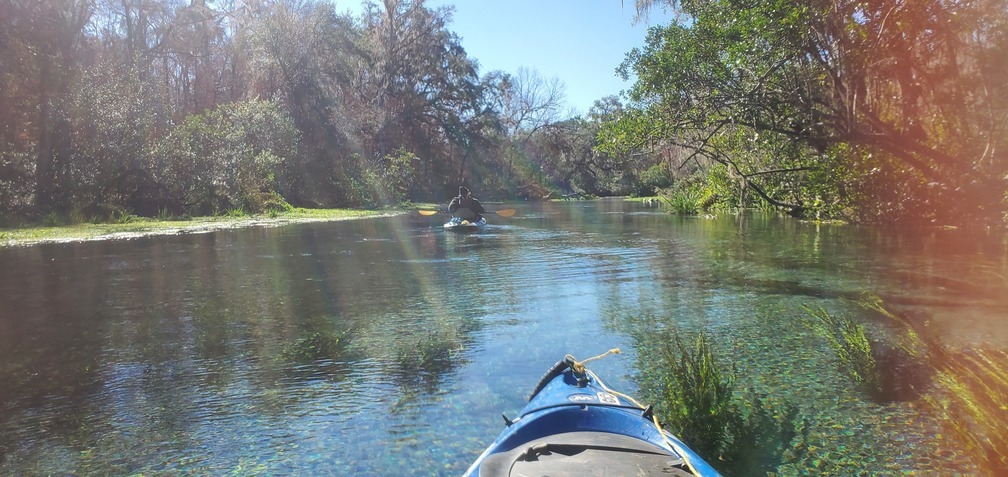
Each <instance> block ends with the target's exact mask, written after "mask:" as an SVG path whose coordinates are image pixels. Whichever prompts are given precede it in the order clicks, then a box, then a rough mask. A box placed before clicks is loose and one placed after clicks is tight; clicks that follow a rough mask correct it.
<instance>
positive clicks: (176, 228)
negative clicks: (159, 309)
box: [0, 208, 406, 247]
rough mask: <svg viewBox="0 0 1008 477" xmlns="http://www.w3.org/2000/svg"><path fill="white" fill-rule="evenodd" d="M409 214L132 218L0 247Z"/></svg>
mask: <svg viewBox="0 0 1008 477" xmlns="http://www.w3.org/2000/svg"><path fill="white" fill-rule="evenodd" d="M403 213H406V211H405V210H403V209H382V210H359V209H301V208H298V209H293V210H290V211H286V212H279V213H271V214H260V215H252V214H250V215H221V216H212V217H193V218H185V219H160V218H150V217H133V216H131V217H130V218H129V219H127V220H123V221H122V222H117V223H80V224H72V225H59V226H29V227H16V228H3V229H0V247H15V246H27V245H35V244H40V243H65V242H84V241H89V240H127V239H132V238H137V237H145V236H150V235H177V234H194V233H207V232H214V231H217V230H225V229H234V228H243V227H279V226H282V225H288V224H295V223H304V222H325V221H336V220H350V219H361V218H372V217H388V216H392V215H400V214H403Z"/></svg>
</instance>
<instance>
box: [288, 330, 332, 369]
mask: <svg viewBox="0 0 1008 477" xmlns="http://www.w3.org/2000/svg"><path fill="white" fill-rule="evenodd" d="M344 336H346V332H343V333H341V334H339V335H332V334H328V333H320V332H314V333H312V334H310V335H308V336H305V337H303V338H301V339H299V340H298V341H296V342H295V343H294V344H292V345H290V346H288V347H286V348H284V349H283V351H281V352H280V355H281V356H282V357H283V358H285V359H288V360H291V361H298V362H308V361H315V360H318V359H332V358H335V357H337V356H339V354H340V349H341V347H340V342H341V341H342V340H343V337H344Z"/></svg>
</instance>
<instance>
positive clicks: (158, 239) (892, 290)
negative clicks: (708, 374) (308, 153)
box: [0, 200, 1008, 476]
mask: <svg viewBox="0 0 1008 477" xmlns="http://www.w3.org/2000/svg"><path fill="white" fill-rule="evenodd" d="M501 207H502V208H503V207H508V208H510V207H514V208H517V209H518V213H517V214H516V215H515V216H514V217H511V218H505V217H499V216H496V215H493V214H490V216H489V220H490V225H488V226H487V227H486V228H485V229H484V230H482V231H481V232H479V233H476V234H471V235H458V234H453V233H450V232H446V231H445V230H443V228H442V227H441V226H440V223H441V222H442V221H443V220H444V219H443V217H422V216H418V215H410V216H401V217H392V218H379V219H363V220H352V221H341V222H324V223H308V224H296V225H287V226H283V227H274V228H249V229H239V230H226V231H219V232H213V233H199V234H182V235H175V236H154V237H146V238H137V239H131V240H117V241H94V242H83V243H65V244H41V245H32V246H19V247H9V248H5V249H0V475H16V476H22V475H24V476H34V475H141V474H142V475H145V476H151V475H338V476H392V475H431V476H453V475H460V474H461V473H462V472H464V471H465V469H466V468H467V467H468V465H469V464H470V463H471V462H472V460H473V459H474V458H475V457H476V456H478V455H479V454H480V453H481V452H482V450H483V449H484V448H485V447H486V445H488V444H489V443H490V442H491V441H492V440H493V438H494V437H495V436H496V435H497V434H498V433H499V432H500V431H501V430H502V429H503V427H504V422H503V420H502V419H501V414H506V415H508V416H511V417H513V416H514V415H515V414H516V413H517V411H518V410H520V409H521V407H522V406H523V404H524V402H525V399H526V398H527V395H528V393H529V391H531V389H532V387H533V386H534V385H535V383H536V382H537V380H538V378H539V377H540V376H541V375H542V374H543V373H544V372H545V371H546V369H547V368H548V367H549V366H551V365H552V364H553V363H554V362H556V361H558V360H559V359H562V358H563V357H564V355H565V354H568V353H569V354H572V355H574V356H575V357H577V358H580V359H583V358H587V357H590V356H593V355H597V354H600V353H602V352H604V351H606V350H608V349H610V348H615V347H618V348H621V349H622V350H623V353H622V354H620V355H616V356H609V357H606V358H605V359H602V360H599V361H596V362H593V363H592V364H591V366H590V368H591V369H593V370H594V371H595V372H596V373H597V374H599V375H600V376H602V377H603V378H606V380H607V382H608V384H610V385H611V386H613V387H615V388H617V389H620V390H623V391H625V392H628V393H629V394H635V393H636V392H638V390H639V388H638V386H639V383H638V379H637V378H638V376H639V373H640V372H641V368H642V367H647V366H648V365H649V364H648V361H647V360H646V359H642V358H643V357H642V356H640V355H639V350H640V347H639V346H638V345H639V343H638V340H639V339H640V337H641V336H644V335H647V334H649V333H650V332H651V331H657V330H660V329H668V328H670V327H674V328H676V329H679V330H682V331H683V332H684V333H687V334H688V333H690V332H694V331H697V330H704V331H706V332H707V334H708V335H709V336H710V337H711V340H712V345H713V348H714V352H715V353H716V354H717V356H718V359H719V360H721V361H723V362H724V363H726V365H731V366H733V367H734V369H735V370H736V373H737V382H736V387H737V388H738V389H743V388H748V389H752V390H753V391H754V392H757V393H760V394H761V395H766V396H771V397H774V398H777V399H784V400H787V401H789V402H792V403H794V404H795V405H797V406H798V407H799V408H800V410H801V413H802V415H803V416H804V419H806V422H807V427H806V429H805V430H806V432H807V434H808V437H807V439H808V440H809V442H810V443H811V444H812V445H810V446H809V448H808V452H809V454H810V455H809V457H808V458H807V459H804V460H803V462H802V464H801V465H798V464H793V465H787V464H786V465H784V466H783V467H781V469H780V472H781V475H809V474H813V475H814V474H816V473H821V474H829V475H856V474H865V475H904V474H906V473H909V472H910V471H916V472H918V473H922V474H924V475H928V474H932V473H939V474H941V473H943V472H944V471H950V472H952V473H955V472H960V473H967V474H968V473H971V472H972V470H971V467H970V466H969V463H968V462H964V459H963V458H962V456H960V455H959V453H958V452H957V451H956V449H948V448H944V447H943V446H942V444H941V443H940V442H938V441H936V435H937V434H938V431H937V429H938V423H937V422H936V418H935V417H934V416H932V415H930V414H929V413H928V412H926V411H925V406H922V405H921V402H920V399H919V398H913V397H911V398H907V399H901V400H895V401H892V402H884V403H878V402H873V401H872V400H869V399H866V398H865V396H864V395H863V393H860V392H858V391H857V390H856V389H855V388H854V387H853V386H852V384H851V383H850V381H849V379H848V378H847V377H846V376H845V375H844V374H843V373H841V372H840V371H839V370H838V368H837V359H836V356H835V355H834V354H833V353H832V352H831V350H830V348H829V345H828V344H827V343H826V342H824V341H823V340H822V339H821V338H820V337H819V336H818V335H816V334H815V333H814V332H812V331H810V330H809V329H808V327H807V326H805V325H803V324H802V323H803V319H804V318H805V317H807V316H808V311H806V307H810V308H814V309H817V308H818V307H820V306H821V307H823V308H824V309H825V310H827V311H828V312H829V313H831V314H834V315H848V316H852V317H854V318H855V319H856V321H858V322H860V323H864V324H865V326H866V327H867V329H868V331H869V335H870V336H873V337H878V338H879V339H890V338H891V337H892V336H894V335H895V334H896V330H897V328H898V327H896V326H894V324H893V323H888V322H886V321H885V320H884V319H881V318H880V317H879V316H877V315H875V314H872V313H869V312H867V311H865V310H864V309H862V308H861V307H859V306H858V305H857V304H856V303H855V301H856V300H857V298H858V297H859V296H861V294H862V293H864V292H871V293H874V294H876V295H878V296H879V297H881V298H882V299H883V300H884V301H885V303H886V304H887V305H888V306H890V307H891V309H893V310H895V311H898V312H899V313H901V314H904V315H906V316H908V317H911V318H912V319H914V320H921V322H924V321H926V322H927V323H928V325H927V328H928V329H929V330H932V331H933V332H934V334H935V336H939V337H940V339H941V340H942V341H943V342H944V343H946V344H947V345H949V346H952V347H959V348H969V347H973V346H992V347H999V348H1004V347H1006V346H1008V246H1006V242H1005V240H1004V237H1001V236H995V235H987V234H980V235H976V234H968V233H966V232H963V231H957V230H928V231H923V232H922V231H896V230H891V229H880V228H873V227H862V226H836V225H817V224H814V223H802V222H798V221H796V220H793V219H791V218H786V217H778V216H771V215H761V214H759V213H751V214H744V215H739V216H736V215H721V216H717V217H689V218H687V217H679V216H675V215H670V214H667V213H665V212H664V211H662V210H660V209H658V208H651V207H646V206H645V205H644V204H641V203H639V202H638V203H632V202H624V201H622V200H600V201H583V202H567V203H558V202H552V203H515V204H506V205H501ZM809 465H812V468H811V469H810V468H809V467H808V466H809ZM802 466H805V467H802Z"/></svg>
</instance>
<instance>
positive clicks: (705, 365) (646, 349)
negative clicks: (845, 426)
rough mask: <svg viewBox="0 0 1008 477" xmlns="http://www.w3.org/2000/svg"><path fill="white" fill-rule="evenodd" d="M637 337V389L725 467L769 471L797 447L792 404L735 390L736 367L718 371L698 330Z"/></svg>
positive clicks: (798, 427) (670, 424)
mask: <svg viewBox="0 0 1008 477" xmlns="http://www.w3.org/2000/svg"><path fill="white" fill-rule="evenodd" d="M643 344H644V346H643V347H642V352H641V357H640V358H639V359H640V360H641V364H640V366H639V367H640V369H641V372H642V377H643V378H644V383H643V384H642V389H643V390H644V392H645V394H647V395H649V396H652V397H653V398H654V399H655V400H656V401H657V406H656V407H657V409H658V414H659V416H660V417H661V418H662V419H664V420H665V421H666V424H665V426H666V428H667V429H668V430H670V431H671V432H672V433H673V434H676V435H677V436H679V437H681V438H683V440H684V441H685V442H686V443H687V444H688V445H689V446H690V447H691V448H693V449H694V450H696V451H697V452H698V453H699V454H700V455H702V456H704V457H705V459H707V460H708V461H709V462H713V463H718V462H720V464H718V465H717V466H718V467H719V469H720V470H721V471H722V472H724V473H725V474H726V475H749V474H753V475H763V474H765V473H772V472H775V471H776V470H777V468H778V467H779V466H780V465H781V464H783V463H784V462H788V461H792V460H795V459H797V458H799V457H800V456H801V455H802V453H803V452H804V449H805V444H804V442H805V436H804V433H805V429H806V426H805V424H804V420H803V419H802V418H801V416H800V415H799V413H798V409H797V407H796V406H794V405H792V404H791V403H789V402H786V401H782V400H778V399H774V398H771V397H768V396H760V395H756V394H755V393H753V392H752V391H747V392H745V393H743V394H741V395H736V393H735V388H734V382H735V372H734V371H731V372H729V373H726V372H725V371H724V367H723V365H722V364H720V363H719V362H718V360H717V358H716V356H715V355H714V352H713V350H712V348H711V345H710V340H709V339H708V337H707V335H706V334H705V333H703V332H701V333H699V334H697V335H696V337H695V339H694V340H693V341H692V343H687V342H684V341H683V339H682V338H681V337H680V335H679V334H678V333H677V332H673V333H672V334H671V335H669V334H668V333H662V334H659V336H657V337H652V338H649V340H648V341H647V342H645V343H643ZM796 439H797V440H796ZM715 458H716V459H715Z"/></svg>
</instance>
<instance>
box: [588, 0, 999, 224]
mask: <svg viewBox="0 0 1008 477" xmlns="http://www.w3.org/2000/svg"><path fill="white" fill-rule="evenodd" d="M644 3H653V2H644ZM677 6H678V7H679V9H678V10H679V12H680V13H681V17H680V20H679V21H677V22H673V23H671V24H669V25H665V26H660V27H656V28H652V29H651V30H650V31H649V33H648V37H647V44H646V45H645V46H643V47H641V48H637V49H634V50H633V51H631V52H630V53H629V54H628V55H627V59H626V61H625V62H624V63H623V65H622V66H621V69H620V72H621V74H623V76H624V77H625V78H630V77H635V78H636V79H637V80H636V83H635V84H634V85H633V87H632V89H631V91H630V92H629V97H630V101H631V103H630V105H628V108H627V111H625V112H624V114H622V115H621V116H619V117H618V118H617V120H616V121H614V122H613V123H611V125H610V126H607V127H606V128H605V129H604V130H603V132H602V134H601V135H600V147H604V148H605V149H607V150H608V149H612V150H620V151H631V150H634V149H635V148H640V147H642V146H643V147H656V146H661V147H667V145H673V146H675V147H679V148H682V149H684V150H686V151H688V152H689V155H687V156H686V157H690V158H695V159H696V160H697V163H698V164H697V165H698V166H699V167H700V168H706V167H709V166H711V165H712V164H706V163H703V162H704V161H710V162H711V163H717V164H721V165H723V166H725V167H727V168H729V169H730V172H731V177H732V180H733V182H734V185H733V189H734V190H729V189H724V190H719V191H718V192H719V196H720V197H721V198H722V199H724V200H729V198H731V199H732V201H731V204H732V205H731V206H732V207H752V206H754V205H756V204H757V203H759V201H761V200H762V201H766V202H768V203H770V204H772V205H774V206H775V207H778V208H783V209H785V210H787V211H788V212H789V213H792V214H794V215H805V216H813V215H814V216H815V218H832V217H837V216H842V217H847V218H852V219H854V220H871V221H894V220H901V221H914V222H919V223H928V224H930V223H941V224H948V223H952V224H957V223H958V224H979V225H984V224H987V225H989V224H991V223H1000V222H1001V221H1002V217H1003V215H1004V214H1005V210H1006V207H1008V204H1005V203H1004V200H1003V199H1004V196H1005V190H1006V189H1008V186H1006V185H1005V182H1004V180H1003V178H1004V176H1005V174H1006V173H1008V168H1006V165H1005V162H1004V161H1000V160H996V159H995V158H994V156H995V155H993V154H992V151H995V150H1003V149H1004V148H1005V147H1008V146H1006V144H1008V143H1006V141H1008V136H1006V135H1004V134H1000V132H996V131H1000V129H1003V126H995V125H996V124H1003V118H1004V116H1005V111H1008V89H1006V88H1005V87H1004V85H1005V84H1008V68H1004V65H1005V61H1004V60H1003V58H1005V57H1006V56H1005V54H1004V53H1005V52H1006V51H1008V40H1005V38H1008V36H1006V35H1004V32H1005V25H1008V9H1006V8H1005V7H1006V2H1005V1H1004V0H995V1H992V2H966V3H961V2H960V3H955V2H953V3H948V2H941V1H939V0H924V1H923V2H922V3H919V4H916V3H915V4H914V6H913V7H912V8H911V7H908V6H906V5H901V4H897V3H893V2H886V1H883V2H876V3H871V4H866V3H864V2H852V1H847V2H820V3H801V2H787V1H783V2H778V1H772V2H749V3H740V2H736V1H731V0H700V1H691V2H685V3H682V4H677ZM936 24H940V25H944V27H943V28H940V29H936V28H934V25H936ZM995 31H996V32H999V33H997V34H992V32H995ZM967 45H969V46H968V47H967ZM967 50H968V52H967ZM838 51H839V52H843V53H842V54H837V52H838ZM953 51H954V52H953ZM995 57H998V58H1000V59H999V60H992V59H993V58H995ZM995 64H996V65H998V66H996V67H995V66H994V65H995ZM949 71H955V72H956V74H953V75H950V74H948V72H949ZM995 71H997V72H996V73H995ZM994 85H997V86H994ZM854 91H857V92H859V93H858V94H850V93H851V92H854ZM992 91H996V92H992ZM980 98H984V99H980ZM995 138H997V139H995ZM708 179H709V180H710V179H715V178H713V177H708ZM743 185H744V187H743ZM714 186H715V187H717V185H714ZM718 188H719V187H718ZM727 192H732V193H731V194H728V193H727Z"/></svg>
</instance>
